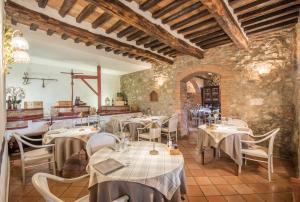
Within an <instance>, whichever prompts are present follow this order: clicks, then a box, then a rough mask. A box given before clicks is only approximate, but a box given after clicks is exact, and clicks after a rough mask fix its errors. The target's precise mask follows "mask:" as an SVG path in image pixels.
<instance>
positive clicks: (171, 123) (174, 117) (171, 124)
mask: <svg viewBox="0 0 300 202" xmlns="http://www.w3.org/2000/svg"><path fill="white" fill-rule="evenodd" d="M177 125H178V115H177V114H174V115H172V117H171V118H170V119H169V125H168V127H169V132H174V131H177Z"/></svg>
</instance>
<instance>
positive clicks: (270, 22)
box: [244, 12, 299, 31]
mask: <svg viewBox="0 0 300 202" xmlns="http://www.w3.org/2000/svg"><path fill="white" fill-rule="evenodd" d="M298 17H299V12H294V13H291V14H288V15H284V16H280V17H277V18H274V19H271V20H266V21H264V22H261V23H257V24H254V25H249V26H246V27H244V29H245V31H249V30H256V29H260V28H261V27H263V26H265V25H267V26H270V25H273V24H278V23H280V22H283V21H288V20H291V19H297V18H298Z"/></svg>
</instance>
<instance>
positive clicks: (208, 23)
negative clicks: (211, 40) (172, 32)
mask: <svg viewBox="0 0 300 202" xmlns="http://www.w3.org/2000/svg"><path fill="white" fill-rule="evenodd" d="M214 25H217V22H216V21H215V19H214V18H210V19H208V20H205V21H202V22H199V23H196V24H193V25H191V26H188V27H185V28H183V29H180V30H178V31H177V32H178V33H180V34H181V33H185V32H189V31H192V30H195V29H198V28H202V27H204V26H210V27H211V26H214Z"/></svg>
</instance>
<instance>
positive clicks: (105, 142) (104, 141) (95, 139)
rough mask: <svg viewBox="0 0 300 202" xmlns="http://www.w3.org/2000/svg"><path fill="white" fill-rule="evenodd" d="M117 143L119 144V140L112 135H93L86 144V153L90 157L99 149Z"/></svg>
mask: <svg viewBox="0 0 300 202" xmlns="http://www.w3.org/2000/svg"><path fill="white" fill-rule="evenodd" d="M117 142H120V139H119V138H118V137H117V136H116V135H114V134H111V133H104V132H102V133H97V134H94V135H92V136H91V137H90V139H89V140H88V142H87V143H86V153H87V155H88V156H89V157H90V156H91V155H92V154H93V153H95V152H96V151H98V150H99V149H101V148H103V147H107V146H111V145H114V144H116V143H117Z"/></svg>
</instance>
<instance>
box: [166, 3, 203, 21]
mask: <svg viewBox="0 0 300 202" xmlns="http://www.w3.org/2000/svg"><path fill="white" fill-rule="evenodd" d="M201 6H202V3H201V2H200V1H198V2H196V3H194V4H192V5H191V6H188V7H185V8H184V9H182V10H181V11H179V12H177V13H175V14H173V15H170V16H169V17H166V18H164V19H163V20H162V23H164V24H166V23H168V22H171V21H173V20H175V19H177V18H179V17H181V16H184V15H186V14H188V13H190V12H192V11H194V10H196V9H198V8H200V7H201Z"/></svg>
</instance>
